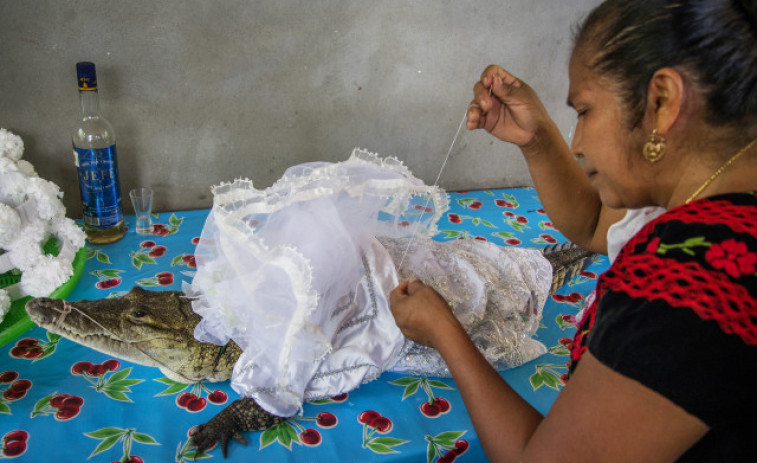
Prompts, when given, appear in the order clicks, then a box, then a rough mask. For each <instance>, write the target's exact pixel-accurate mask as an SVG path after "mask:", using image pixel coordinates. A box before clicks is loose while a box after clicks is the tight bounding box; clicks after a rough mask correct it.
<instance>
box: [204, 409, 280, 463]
mask: <svg viewBox="0 0 757 463" xmlns="http://www.w3.org/2000/svg"><path fill="white" fill-rule="evenodd" d="M285 420H286V418H282V417H279V416H276V415H272V414H270V413H268V412H267V411H265V410H264V409H263V408H261V407H260V405H258V404H257V402H255V400H254V399H250V398H243V399H237V400H235V401H234V402H232V403H231V404H229V405H228V406H227V407H226V408H224V409H223V410H221V412H220V413H219V414H217V415H216V416H214V417H213V418H211V419H210V421H208V422H207V423H205V424H202V425H200V426H198V427H197V432H196V433H195V434H194V435H193V436H192V445H194V446H195V447H196V448H197V453H198V454H199V453H202V452H205V451H206V450H208V449H209V448H210V447H212V446H213V444H214V443H216V442H220V443H221V452H222V453H223V457H224V458H226V448H227V445H228V442H229V439H230V438H233V439H234V440H235V441H237V442H239V443H240V444H242V445H247V440H246V439H245V438H244V436H242V431H258V430H261V429H267V428H270V427H271V426H275V425H277V424H279V423H281V422H283V421H285Z"/></svg>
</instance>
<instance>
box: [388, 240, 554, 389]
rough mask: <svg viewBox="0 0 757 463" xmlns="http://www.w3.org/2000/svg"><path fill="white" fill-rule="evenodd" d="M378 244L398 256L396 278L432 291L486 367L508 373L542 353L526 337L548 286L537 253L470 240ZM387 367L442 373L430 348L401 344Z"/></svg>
mask: <svg viewBox="0 0 757 463" xmlns="http://www.w3.org/2000/svg"><path fill="white" fill-rule="evenodd" d="M380 241H381V243H382V244H383V245H384V247H385V249H387V250H388V251H389V254H390V255H391V256H392V257H393V258H394V261H395V262H399V261H400V259H402V257H401V256H403V255H404V260H401V261H402V265H401V266H400V268H399V270H398V273H399V279H400V280H405V279H407V278H411V277H415V278H419V279H420V280H421V281H423V282H424V283H425V284H427V285H429V286H431V287H433V288H434V289H435V290H436V291H437V292H439V294H440V295H441V296H442V297H444V299H445V300H447V302H449V304H450V308H451V309H452V312H453V313H454V314H455V317H456V318H457V319H458V320H459V321H460V323H461V324H462V325H463V327H464V328H465V330H466V332H467V333H468V335H469V336H470V338H471V339H472V340H473V342H474V343H475V344H476V346H477V347H478V349H479V350H480V351H481V353H482V354H483V355H484V357H486V359H487V360H488V361H489V363H491V364H492V366H494V368H496V369H498V370H505V369H508V368H513V367H516V366H518V365H521V364H523V363H525V362H528V361H530V360H532V359H534V358H536V357H538V356H540V355H542V354H544V353H545V352H546V351H547V349H546V347H545V346H544V344H542V343H541V342H539V341H537V340H536V339H534V338H533V335H534V334H536V330H537V329H538V328H539V323H540V322H541V318H542V308H543V307H544V304H545V303H546V300H547V297H548V295H549V288H550V285H551V282H552V266H551V265H550V264H549V262H548V261H547V260H546V259H545V258H544V256H543V255H542V253H541V251H539V250H536V249H525V248H514V247H499V246H497V245H495V244H492V243H489V242H485V241H479V240H470V239H468V240H455V241H447V242H437V241H431V240H429V239H426V238H420V239H414V240H410V241H409V242H408V240H406V239H391V238H380ZM390 369H391V370H392V371H397V372H404V373H409V374H414V375H424V376H450V372H449V369H448V368H447V365H446V363H445V362H444V360H443V359H442V357H441V355H439V352H438V351H436V350H435V349H430V348H427V347H424V346H421V345H418V344H415V343H413V342H411V341H409V340H408V341H406V343H405V345H404V346H403V349H402V351H401V352H400V355H399V356H398V358H397V362H396V363H395V364H394V365H392V367H391V368H390Z"/></svg>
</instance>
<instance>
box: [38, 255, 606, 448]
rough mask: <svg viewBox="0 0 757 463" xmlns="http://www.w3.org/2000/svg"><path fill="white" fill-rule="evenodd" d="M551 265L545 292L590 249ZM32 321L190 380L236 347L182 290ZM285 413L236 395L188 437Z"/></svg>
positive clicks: (235, 434) (60, 305)
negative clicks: (214, 332) (222, 339)
mask: <svg viewBox="0 0 757 463" xmlns="http://www.w3.org/2000/svg"><path fill="white" fill-rule="evenodd" d="M543 254H544V256H545V257H546V258H547V259H548V260H549V261H550V263H551V264H552V267H553V270H554V271H553V282H552V288H551V291H550V292H551V293H554V291H555V290H556V289H558V288H559V287H561V286H562V285H563V283H565V282H567V281H570V279H572V278H573V277H575V276H576V275H577V274H578V273H580V272H581V271H582V270H583V269H585V268H586V267H587V266H588V265H589V263H590V262H591V261H592V260H593V258H594V256H595V254H594V253H592V252H589V251H586V250H584V249H582V248H580V247H578V246H575V245H572V244H564V245H556V246H551V247H547V248H545V249H544V250H543ZM26 311H27V313H28V314H29V317H30V318H31V319H32V321H34V322H35V323H36V324H37V325H39V326H41V327H43V328H45V329H47V330H49V331H50V332H53V333H56V334H59V335H61V336H63V337H65V338H67V339H70V340H72V341H74V342H77V343H79V344H82V345H84V346H87V347H90V348H92V349H95V350H98V351H100V352H103V353H105V354H108V355H112V356H115V357H118V358H121V359H124V360H127V361H130V362H133V363H136V364H140V365H146V366H152V367H157V368H159V369H160V371H161V372H162V373H163V374H164V375H165V376H166V377H168V378H170V379H172V380H174V381H178V382H182V383H195V382H199V381H201V380H207V381H214V382H215V381H225V380H228V379H229V378H231V374H232V370H233V368H234V364H235V363H236V361H237V359H238V358H239V356H240V355H241V354H242V349H241V348H240V347H239V346H238V345H237V344H236V343H234V341H229V343H228V344H226V345H225V346H217V345H214V344H209V343H203V342H200V341H198V340H196V339H195V337H194V327H195V325H197V324H198V323H199V322H200V320H201V317H200V316H199V315H197V314H196V313H195V312H194V311H193V310H192V307H191V300H190V299H189V298H187V297H185V295H184V293H183V292H180V291H149V290H145V289H143V288H141V287H139V286H135V287H133V288H132V289H131V290H130V291H129V292H128V293H127V294H126V295H124V296H122V297H120V298H104V299H97V300H82V301H76V302H68V301H64V300H59V299H50V298H35V299H32V300H30V301H29V302H28V303H27V304H26ZM286 419H288V417H281V416H276V415H272V414H270V413H268V412H267V411H265V410H264V409H263V408H262V407H261V406H260V405H258V403H257V402H256V401H255V400H254V399H252V398H247V397H245V398H240V399H237V400H235V401H233V402H232V403H231V404H229V405H228V406H227V407H226V408H225V409H223V410H222V411H221V412H219V413H218V414H217V415H216V416H214V417H213V418H211V419H210V420H209V421H208V422H207V423H205V424H202V425H200V426H199V427H198V429H197V433H196V434H195V435H194V436H193V438H192V443H193V445H194V446H195V447H197V449H198V451H199V452H202V451H205V450H207V449H208V448H210V447H211V446H212V445H213V444H214V443H216V442H220V444H221V449H222V453H223V456H224V457H226V452H227V444H228V441H229V439H230V438H233V439H234V440H236V441H238V442H239V443H241V444H243V445H247V442H246V440H245V438H244V436H243V435H242V431H254V430H262V429H266V428H269V427H271V426H275V425H277V424H279V423H281V422H283V421H285V420H286Z"/></svg>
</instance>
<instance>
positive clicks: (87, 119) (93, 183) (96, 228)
mask: <svg viewBox="0 0 757 463" xmlns="http://www.w3.org/2000/svg"><path fill="white" fill-rule="evenodd" d="M76 74H77V78H78V87H79V102H80V104H81V119H80V121H79V124H78V126H77V127H76V130H75V131H74V134H73V145H74V162H75V163H76V170H77V173H78V176H79V191H80V193H81V202H82V209H83V211H82V212H83V216H84V231H85V232H86V233H87V239H88V240H89V241H90V242H91V243H95V244H105V243H112V242H114V241H118V240H119V239H121V238H122V237H123V236H124V214H123V207H122V205H121V186H120V182H119V179H118V160H117V158H116V135H115V132H114V131H113V126H112V125H110V123H109V122H108V121H107V120H105V118H104V117H103V116H102V114H101V113H100V104H99V100H98V95H97V74H96V71H95V65H94V63H90V62H81V63H77V64H76Z"/></svg>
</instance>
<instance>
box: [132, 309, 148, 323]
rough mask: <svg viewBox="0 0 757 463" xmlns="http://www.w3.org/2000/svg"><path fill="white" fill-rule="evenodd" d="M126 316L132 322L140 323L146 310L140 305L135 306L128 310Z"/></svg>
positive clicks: (145, 315)
mask: <svg viewBox="0 0 757 463" xmlns="http://www.w3.org/2000/svg"><path fill="white" fill-rule="evenodd" d="M128 317H129V319H130V320H131V321H132V322H134V323H142V322H144V321H145V320H144V319H145V317H147V311H146V310H145V309H143V308H141V307H135V308H133V309H132V310H131V311H130V312H129V315H128Z"/></svg>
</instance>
